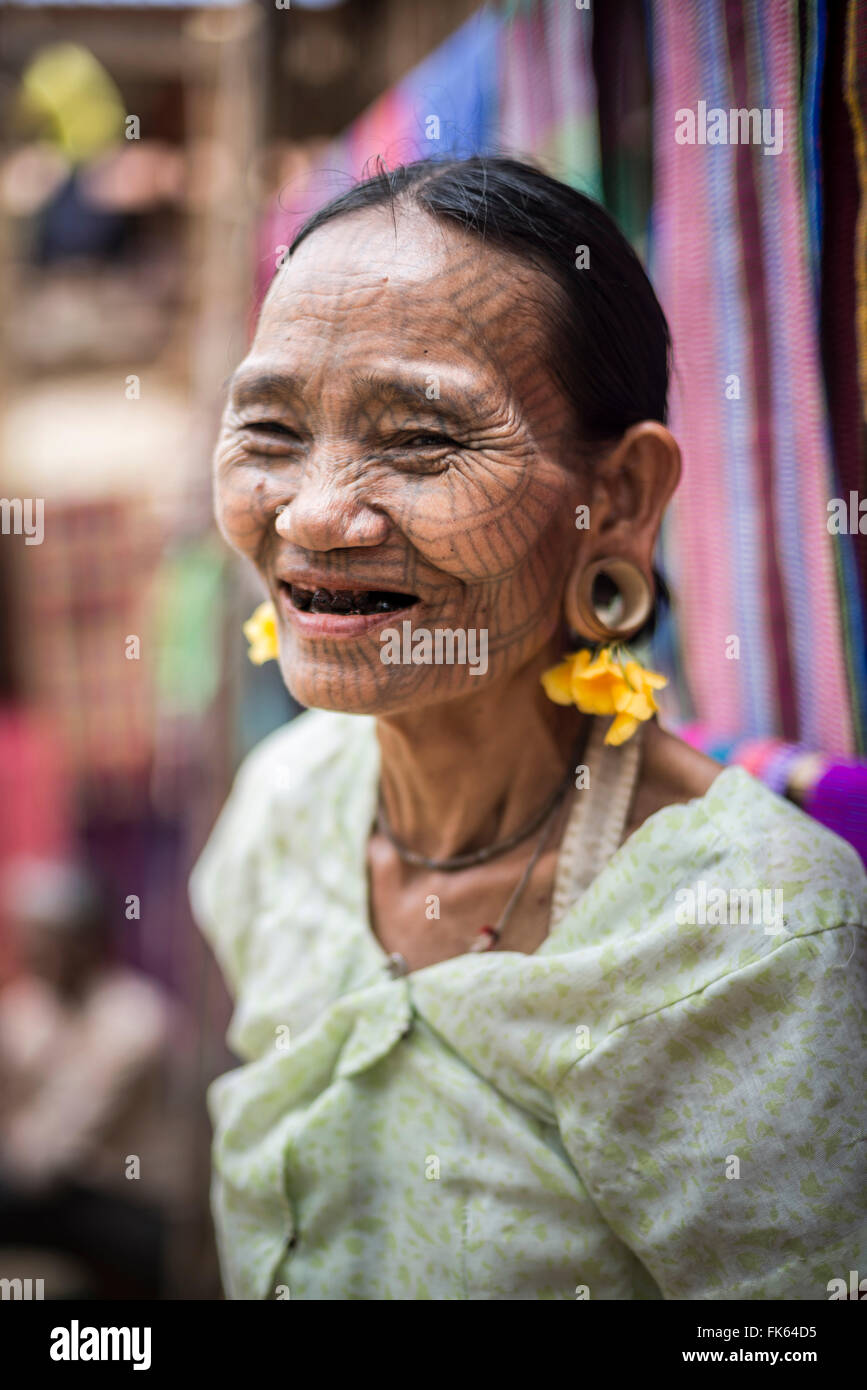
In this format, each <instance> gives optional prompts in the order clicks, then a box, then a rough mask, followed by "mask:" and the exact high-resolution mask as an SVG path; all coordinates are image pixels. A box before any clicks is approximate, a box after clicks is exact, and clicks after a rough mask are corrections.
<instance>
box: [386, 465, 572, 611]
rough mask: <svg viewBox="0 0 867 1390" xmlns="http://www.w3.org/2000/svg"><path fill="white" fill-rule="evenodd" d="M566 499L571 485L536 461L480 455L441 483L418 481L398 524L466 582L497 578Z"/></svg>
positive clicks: (543, 535) (525, 552) (555, 520)
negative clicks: (518, 462) (515, 462)
mask: <svg viewBox="0 0 867 1390" xmlns="http://www.w3.org/2000/svg"><path fill="white" fill-rule="evenodd" d="M567 505H568V495H567V487H566V484H565V482H564V480H563V479H562V477H561V476H558V474H557V473H556V472H555V470H554V469H549V468H547V467H546V466H545V465H544V464H543V463H542V462H541V461H540V460H538V459H535V460H532V461H530V462H529V463H528V464H526V465H524V466H509V467H505V468H504V467H503V465H502V463H501V462H496V461H488V460H481V461H480V460H475V461H474V463H473V467H472V470H471V471H470V470H467V471H463V470H462V469H459V468H455V469H452V470H450V471H449V473H448V474H445V475H444V476H443V478H442V479H441V480H439V482H438V483H436V484H435V485H433V486H432V485H431V483H430V481H427V480H426V481H425V482H423V483H420V485H418V486H416V487H415V488H414V489H413V492H412V494H411V496H410V497H409V498H408V499H407V500H406V502H405V504H404V505H403V506H402V507H401V508H400V517H399V524H400V526H401V529H402V530H403V531H404V533H405V534H406V536H407V537H408V539H409V540H410V542H411V543H412V545H413V546H414V547H415V548H416V550H418V551H419V553H420V554H421V555H422V556H423V557H424V559H425V560H427V561H428V563H429V564H431V565H434V566H435V567H436V568H437V569H439V570H442V571H443V572H444V573H446V574H450V575H453V576H454V578H456V579H460V580H462V581H464V582H465V583H468V584H469V583H479V582H484V581H486V580H487V581H491V580H498V579H500V578H501V577H502V576H504V575H508V574H511V573H512V572H513V571H514V570H515V569H516V568H519V567H520V566H521V565H522V564H524V563H525V562H526V561H527V560H528V559H529V558H530V557H531V556H532V555H533V554H534V553H535V552H536V551H537V550H538V547H539V545H540V544H541V543H542V542H543V540H544V541H545V542H546V543H547V542H548V540H549V539H550V536H551V532H552V529H553V530H559V529H560V518H561V517H563V516H565V514H566V508H567Z"/></svg>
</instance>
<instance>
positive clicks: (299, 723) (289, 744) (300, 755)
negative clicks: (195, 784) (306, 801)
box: [232, 709, 374, 805]
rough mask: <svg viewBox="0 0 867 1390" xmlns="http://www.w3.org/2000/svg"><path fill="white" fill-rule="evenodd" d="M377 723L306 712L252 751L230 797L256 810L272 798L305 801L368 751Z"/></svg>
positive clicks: (354, 716)
mask: <svg viewBox="0 0 867 1390" xmlns="http://www.w3.org/2000/svg"><path fill="white" fill-rule="evenodd" d="M373 723H374V721H373V720H372V719H371V718H369V717H368V716H366V715H359V714H342V713H338V712H335V711H332V710H321V709H309V710H305V711H304V713H303V714H299V715H297V716H296V718H294V719H292V720H290V722H289V723H288V724H283V725H281V726H280V728H279V729H275V730H274V731H273V733H270V734H268V735H267V736H266V737H265V738H263V739H262V740H261V741H260V742H259V743H257V744H256V746H255V747H254V748H252V749H251V750H250V752H249V753H248V754H247V755H246V757H245V758H244V760H243V761H242V763H241V765H240V767H239V768H238V771H237V773H236V776H235V782H234V786H233V789H232V795H233V796H234V795H235V793H236V792H238V793H239V794H240V795H241V796H244V797H247V796H248V797H250V799H251V800H252V801H254V802H255V803H256V804H258V805H262V803H263V801H264V802H267V801H268V800H270V799H271V798H272V797H276V798H277V799H279V800H282V799H284V798H285V797H286V796H287V795H288V796H292V795H296V796H299V797H304V796H306V795H307V794H308V792H309V791H310V790H311V789H312V787H313V786H314V785H316V786H321V779H322V778H323V776H324V777H326V778H327V776H328V773H329V771H337V770H339V769H340V767H341V766H342V765H343V763H344V761H345V759H346V758H347V757H348V756H351V754H352V753H353V752H354V751H360V750H361V749H362V748H367V747H369V745H370V744H371V742H372V740H373V738H374V732H373Z"/></svg>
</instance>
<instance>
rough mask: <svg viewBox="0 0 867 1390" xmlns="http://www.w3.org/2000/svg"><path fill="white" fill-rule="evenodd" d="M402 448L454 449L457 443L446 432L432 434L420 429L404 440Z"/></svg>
mask: <svg viewBox="0 0 867 1390" xmlns="http://www.w3.org/2000/svg"><path fill="white" fill-rule="evenodd" d="M404 448H416V449H418V448H422V449H449V448H450V449H456V448H457V444H456V443H455V441H454V440H453V439H450V438H449V436H448V435H447V434H433V433H431V431H429V430H421V431H419V433H418V434H413V435H411V436H410V438H409V439H406V440H404Z"/></svg>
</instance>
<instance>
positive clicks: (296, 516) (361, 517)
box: [275, 468, 390, 551]
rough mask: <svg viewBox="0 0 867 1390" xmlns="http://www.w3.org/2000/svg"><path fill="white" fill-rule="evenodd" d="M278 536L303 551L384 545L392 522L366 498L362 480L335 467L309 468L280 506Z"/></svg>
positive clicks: (277, 519) (277, 520)
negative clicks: (337, 472) (337, 473)
mask: <svg viewBox="0 0 867 1390" xmlns="http://www.w3.org/2000/svg"><path fill="white" fill-rule="evenodd" d="M275 524H276V528H277V534H278V536H282V537H283V539H284V540H287V541H290V542H291V543H292V544H293V545H297V546H299V547H300V548H301V549H302V550H323V551H324V550H340V549H347V548H349V547H350V546H358V545H363V546H374V545H381V544H382V542H383V541H384V540H385V538H386V536H387V535H388V531H389V525H390V523H389V521H388V518H387V517H386V516H385V514H384V513H383V512H381V511H378V510H377V509H376V508H375V507H373V506H371V505H370V503H369V502H368V501H367V500H366V499H365V498H364V496H363V493H362V488H361V486H360V479H359V478H357V477H355V478H352V477H348V478H347V477H344V478H342V479H341V478H338V477H337V476H335V472H334V470H333V469H331V468H329V469H328V470H327V471H326V470H322V469H313V470H308V471H307V472H306V473H305V476H304V478H303V480H302V482H301V484H300V487H299V489H298V491H297V493H296V494H295V496H294V497H293V498H292V499H291V500H290V501H289V502H287V503H285V504H283V505H281V506H280V507H279V508H278V512H277V518H276V523H275Z"/></svg>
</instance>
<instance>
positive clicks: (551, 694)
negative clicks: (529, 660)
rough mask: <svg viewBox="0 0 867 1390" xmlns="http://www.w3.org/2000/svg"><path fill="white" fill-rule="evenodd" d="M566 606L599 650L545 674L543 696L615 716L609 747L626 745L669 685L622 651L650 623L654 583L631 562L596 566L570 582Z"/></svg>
mask: <svg viewBox="0 0 867 1390" xmlns="http://www.w3.org/2000/svg"><path fill="white" fill-rule="evenodd" d="M564 606H565V610H566V621H567V622H568V624H569V626H570V628H571V629H572V631H573V632H578V633H582V634H583V635H584V636H585V637H589V638H590V639H591V641H592V642H593V643H594V645H595V650H593V651H591V650H589V649H588V648H587V647H584V648H582V650H581V651H578V652H573V653H572V655H571V656H567V657H566V659H565V660H564V661H561V662H560V664H559V666H552V667H551V668H550V669H549V670H547V671H545V672H544V673H543V675H542V685H543V686H544V688H545V693H546V695H547V696H548V698H549V699H550V700H553V701H554V703H555V704H558V705H577V706H578V709H580V710H581V712H582V713H583V714H613V715H614V721H613V723H612V724H611V725H610V726H609V728H608V730H607V732H606V734H605V742H606V743H611V744H618V743H625V742H626V740H627V739H628V738H631V737H632V735H633V734H634V733H635V730H636V729H637V728H638V726H639V724H641V723H643V722H644V721H645V720H647V719H651V718H652V717H653V715H654V714H655V713H656V711H657V709H658V708H659V707H658V705H657V703H656V700H655V699H654V695H653V692H654V691H655V690H660V689H661V688H662V686H664V685H667V684H668V681H667V680H666V678H665V676H661V675H659V674H658V673H657V672H656V671H647V670H645V668H644V667H643V666H641V665H640V664H639V662H637V661H636V660H635V659H634V657H632V656H631V655H630V653H629V652H628V651H627V650H626V648H625V647H624V646H623V643H624V642H625V641H626V640H627V639H628V638H630V637H632V636H633V635H634V634H635V633H636V632H638V631H639V629H640V628H642V627H643V626H644V624H645V623H646V621H647V619H648V618H649V617H650V613H651V610H652V608H653V590H652V587H651V585H650V582H649V581H648V580H647V579H646V577H645V576H644V574H643V573H642V571H641V570H640V569H639V568H638V566H637V565H633V564H632V563H631V562H630V561H629V560H621V559H618V558H614V559H610V560H597V561H596V562H595V563H593V564H591V565H587V566H586V567H585V568H584V569H583V570H581V571H580V572H579V573H578V574H577V575H574V576H573V577H572V578H571V579H570V581H569V584H568V585H567V589H566V594H565V597H564Z"/></svg>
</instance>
